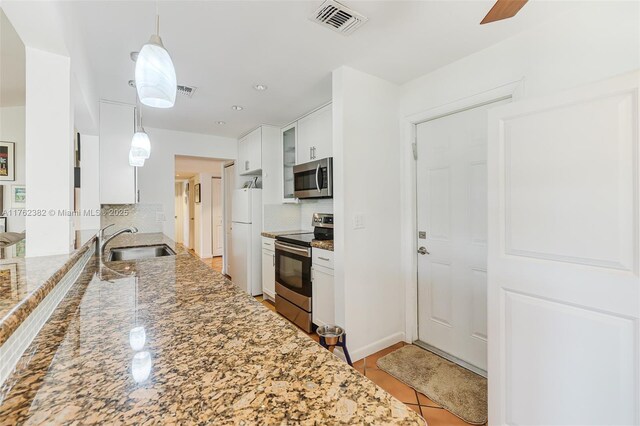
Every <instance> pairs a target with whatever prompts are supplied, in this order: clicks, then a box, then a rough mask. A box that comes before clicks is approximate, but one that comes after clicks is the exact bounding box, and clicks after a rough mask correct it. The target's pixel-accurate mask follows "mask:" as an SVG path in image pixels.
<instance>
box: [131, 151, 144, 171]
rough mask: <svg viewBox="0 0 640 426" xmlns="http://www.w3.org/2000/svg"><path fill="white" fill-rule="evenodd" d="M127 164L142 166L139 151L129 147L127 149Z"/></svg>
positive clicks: (142, 158) (142, 160)
mask: <svg viewBox="0 0 640 426" xmlns="http://www.w3.org/2000/svg"><path fill="white" fill-rule="evenodd" d="M129 165H130V166H132V167H142V166H144V157H143V156H141V155H140V152H139V151H136V150H134V149H133V147H131V149H130V150H129Z"/></svg>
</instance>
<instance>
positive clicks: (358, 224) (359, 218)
mask: <svg viewBox="0 0 640 426" xmlns="http://www.w3.org/2000/svg"><path fill="white" fill-rule="evenodd" d="M353 229H364V215H363V214H362V213H356V214H354V215H353Z"/></svg>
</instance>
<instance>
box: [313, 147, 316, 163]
mask: <svg viewBox="0 0 640 426" xmlns="http://www.w3.org/2000/svg"><path fill="white" fill-rule="evenodd" d="M313 159H314V160H315V159H316V147H315V146H314V147H313Z"/></svg>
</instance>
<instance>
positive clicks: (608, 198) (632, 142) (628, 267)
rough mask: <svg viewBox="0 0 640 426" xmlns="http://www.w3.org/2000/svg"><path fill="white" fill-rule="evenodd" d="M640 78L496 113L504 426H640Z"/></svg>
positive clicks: (493, 240)
mask: <svg viewBox="0 0 640 426" xmlns="http://www.w3.org/2000/svg"><path fill="white" fill-rule="evenodd" d="M639 81H640V75H639V74H638V73H633V74H631V75H626V76H622V77H618V78H615V79H611V80H607V81H605V82H601V83H598V84H593V85H590V86H587V87H583V88H580V89H576V90H573V91H569V92H564V93H561V94H557V95H553V96H550V97H545V98H538V99H531V100H526V101H522V102H517V103H513V104H511V105H507V106H504V107H500V108H498V109H497V110H493V111H491V113H490V119H489V132H490V133H489V150H488V193H489V209H488V212H489V216H488V219H489V228H488V241H489V246H488V248H489V250H488V252H489V258H488V260H489V262H488V267H489V269H488V270H489V276H488V303H489V305H488V306H489V317H488V319H489V328H488V331H489V336H490V338H489V423H490V424H510V425H511V424H514V425H515V424H519V425H555V424H567V425H568V424H571V425H592V424H601V425H623V424H624V425H631V424H636V425H637V424H640V393H639V390H640V358H639V356H640V344H639V341H640V330H639V319H640V313H639V311H640V289H639V286H640V282H639V278H638V272H639V270H638V268H639V265H638V264H639V255H640V252H639V249H638V241H639V238H640V236H639V229H640V228H639V222H640V220H639V213H638V212H639V209H638V199H639V198H640V194H639V191H638V188H639V187H640V182H639V177H638V176H639V175H638V161H639V159H638V155H639V154H638V132H639V130H640V129H639V128H638V82H639Z"/></svg>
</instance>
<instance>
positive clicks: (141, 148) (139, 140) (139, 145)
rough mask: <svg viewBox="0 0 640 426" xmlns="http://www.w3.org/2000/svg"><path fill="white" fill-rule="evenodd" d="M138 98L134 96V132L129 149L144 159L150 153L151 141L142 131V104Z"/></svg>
mask: <svg viewBox="0 0 640 426" xmlns="http://www.w3.org/2000/svg"><path fill="white" fill-rule="evenodd" d="M139 101H140V99H139V98H138V97H137V96H136V110H135V120H134V121H135V126H136V132H135V133H134V134H133V138H132V139H131V150H132V152H133V153H134V156H135V157H142V158H144V159H145V160H146V159H147V158H149V156H150V155H151V141H150V140H149V135H148V134H147V132H145V131H144V127H142V105H140V102H139Z"/></svg>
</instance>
